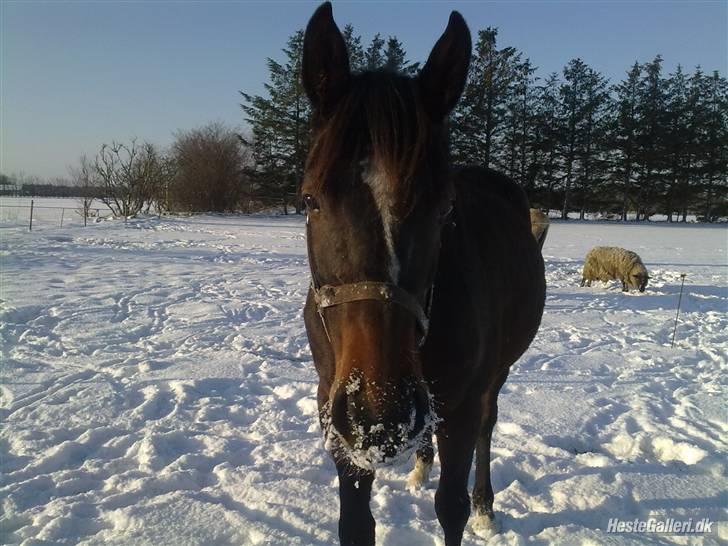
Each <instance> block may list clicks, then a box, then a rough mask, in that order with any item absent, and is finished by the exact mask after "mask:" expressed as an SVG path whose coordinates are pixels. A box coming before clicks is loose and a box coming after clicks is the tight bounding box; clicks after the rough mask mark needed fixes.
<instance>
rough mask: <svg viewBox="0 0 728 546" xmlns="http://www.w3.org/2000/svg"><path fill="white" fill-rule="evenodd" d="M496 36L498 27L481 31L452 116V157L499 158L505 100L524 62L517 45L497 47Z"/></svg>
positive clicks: (487, 160) (465, 160)
mask: <svg viewBox="0 0 728 546" xmlns="http://www.w3.org/2000/svg"><path fill="white" fill-rule="evenodd" d="M497 36H498V30H497V29H495V28H490V27H488V28H486V29H485V30H481V31H479V32H478V41H477V43H476V44H475V49H474V54H473V57H472V59H471V62H470V70H469V73H468V81H467V83H466V85H465V91H464V92H463V96H462V97H461V98H460V102H459V103H458V106H457V107H456V109H455V112H454V113H453V116H452V128H451V143H452V146H451V147H452V153H453V156H454V157H455V159H456V160H458V161H460V162H463V163H477V164H480V165H483V166H485V167H490V166H493V164H494V162H495V160H496V157H495V153H494V150H495V149H496V146H495V145H494V144H495V142H496V140H497V139H498V137H499V136H500V134H501V133H502V132H503V130H504V123H503V120H504V117H505V112H506V101H507V98H508V94H509V92H510V90H511V85H512V83H513V81H514V80H515V79H516V77H517V72H518V66H519V65H520V62H521V54H520V53H519V52H518V51H517V50H516V49H515V48H512V47H506V48H503V49H497V47H496V38H497ZM500 159H502V158H500Z"/></svg>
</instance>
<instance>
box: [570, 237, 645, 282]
mask: <svg viewBox="0 0 728 546" xmlns="http://www.w3.org/2000/svg"><path fill="white" fill-rule="evenodd" d="M647 279H649V275H648V274H647V269H646V268H645V266H644V264H643V263H642V260H641V259H640V257H639V256H638V255H637V254H635V253H634V252H632V251H631V250H625V249H624V248H619V247H615V246H597V247H594V248H592V249H591V250H590V251H589V253H588V254H587V255H586V258H585V260H584V270H583V272H582V278H581V286H584V285H585V284H586V285H587V286H591V283H592V281H602V282H608V281H613V280H618V281H621V282H622V291H623V292H628V291H629V289H630V288H636V289H638V290H639V291H640V292H644V291H645V287H646V286H647Z"/></svg>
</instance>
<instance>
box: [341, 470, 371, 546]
mask: <svg viewBox="0 0 728 546" xmlns="http://www.w3.org/2000/svg"><path fill="white" fill-rule="evenodd" d="M334 462H335V463H336V471H337V472H338V474H339V541H340V542H341V545H342V546H373V544H374V517H372V512H371V510H370V508H369V497H370V496H371V494H372V482H373V481H374V473H373V472H370V471H368V470H364V469H362V468H359V467H357V466H354V465H353V464H351V463H350V462H348V461H345V460H336V459H335V460H334Z"/></svg>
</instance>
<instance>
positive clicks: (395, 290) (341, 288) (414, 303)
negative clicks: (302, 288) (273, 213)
mask: <svg viewBox="0 0 728 546" xmlns="http://www.w3.org/2000/svg"><path fill="white" fill-rule="evenodd" d="M306 224H307V225H306V239H307V240H306V249H307V251H308V263H309V266H310V267H311V290H312V291H313V298H314V302H315V303H316V310H317V312H318V315H319V318H320V319H321V324H322V325H323V327H324V332H325V333H326V338H327V339H328V340H329V342H331V335H330V334H329V329H328V327H327V326H326V318H325V317H324V309H328V308H330V307H336V306H338V305H344V304H347V303H354V302H357V301H379V302H382V303H393V304H395V305H399V306H400V307H402V308H403V309H405V310H407V311H408V312H409V313H410V314H411V315H413V316H414V317H415V320H416V321H417V327H418V330H419V334H420V338H419V346H420V347H421V346H422V344H423V343H424V342H425V339H426V338H427V333H428V331H429V327H430V310H431V308H432V293H433V290H434V287H435V285H434V283H433V284H432V285H431V286H430V289H429V290H428V291H427V296H426V302H425V306H422V305H421V304H420V302H419V301H418V300H417V298H416V297H415V296H413V295H412V294H411V293H410V292H408V291H407V290H405V289H404V288H402V287H400V286H397V285H396V284H393V283H389V282H379V281H361V282H355V283H347V284H338V285H331V284H325V285H323V286H322V285H321V284H320V283H319V282H318V279H317V278H316V273H315V272H314V270H313V262H312V261H311V248H310V246H309V245H308V239H309V236H310V230H309V227H308V222H306Z"/></svg>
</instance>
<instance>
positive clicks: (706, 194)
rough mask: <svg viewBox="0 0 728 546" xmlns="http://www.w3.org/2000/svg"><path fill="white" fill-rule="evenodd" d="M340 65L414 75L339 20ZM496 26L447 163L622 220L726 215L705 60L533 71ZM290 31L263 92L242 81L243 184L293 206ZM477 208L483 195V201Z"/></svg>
mask: <svg viewBox="0 0 728 546" xmlns="http://www.w3.org/2000/svg"><path fill="white" fill-rule="evenodd" d="M343 35H344V39H345V41H346V44H347V47H348V49H349V57H350V63H351V68H352V70H353V71H361V70H372V69H387V70H392V71H397V72H402V73H405V74H410V75H414V74H416V73H417V71H418V70H419V64H418V63H413V62H410V61H409V60H408V59H407V54H406V51H405V49H404V48H403V46H402V43H401V42H400V41H399V40H398V39H397V38H396V37H395V36H390V37H386V38H385V37H383V36H381V35H379V34H377V35H375V36H374V37H373V38H372V40H371V41H370V42H369V43H368V44H364V43H363V42H362V38H361V36H360V35H358V34H356V33H355V31H354V28H353V27H352V26H351V25H347V26H346V27H344V30H343ZM497 38H498V30H497V29H496V28H486V29H483V30H480V31H478V33H477V36H476V40H475V43H474V47H473V56H472V60H471V65H470V73H469V75H468V81H467V84H466V88H465V91H464V93H463V96H462V98H461V100H460V102H459V103H458V106H457V107H456V109H455V111H454V112H453V113H452V114H451V117H450V132H451V153H452V156H453V161H454V162H455V163H474V164H480V165H484V166H487V167H490V168H493V169H496V170H498V171H501V172H504V173H506V174H508V175H509V176H511V177H512V178H513V179H514V180H515V181H516V182H518V183H519V184H520V185H521V186H522V187H523V188H524V189H525V191H526V192H527V194H528V197H529V199H530V201H531V204H532V206H534V207H540V208H543V209H548V210H552V211H554V210H555V211H559V214H560V215H561V217H562V218H566V217H567V214H568V213H572V215H573V213H578V216H579V218H581V219H584V218H585V217H586V215H587V214H588V213H591V212H598V213H607V214H608V216H609V217H610V218H618V219H621V220H627V219H636V220H646V219H648V218H649V217H650V216H651V215H653V214H663V215H665V216H666V217H667V219H668V221H671V222H672V221H685V220H686V218H687V217H688V215H692V214H694V215H696V216H697V217H698V218H699V219H703V220H705V221H714V220H715V219H717V218H720V217H725V216H728V82H727V81H726V78H725V77H724V76H721V75H720V74H719V73H718V72H717V71H713V72H710V73H706V72H704V71H703V70H702V69H701V68H700V67H699V66H698V67H696V68H695V69H694V70H693V71H692V73H688V72H686V71H685V70H684V68H683V67H681V66H678V67H677V68H676V70H675V71H674V72H672V73H666V71H665V70H663V59H662V57H661V56H660V55H657V56H656V57H655V58H654V59H652V60H651V61H647V62H644V63H640V62H635V63H634V64H633V65H632V66H631V67H629V69H628V70H627V71H626V72H625V76H624V78H623V79H622V80H621V81H619V82H616V83H612V82H610V81H609V80H608V79H607V78H606V77H605V76H604V75H602V74H600V73H599V72H598V71H597V70H595V69H593V68H592V67H590V66H589V65H588V64H586V63H585V62H584V61H583V60H582V59H579V58H576V59H572V60H570V61H569V62H568V63H566V65H565V66H564V68H563V70H562V71H561V72H560V73H557V72H554V73H551V74H548V75H547V76H545V77H540V76H538V75H537V74H536V72H537V67H536V66H534V65H533V63H532V62H531V60H530V59H529V58H528V57H526V55H525V54H524V53H523V52H521V51H519V50H518V49H516V48H514V47H500V45H499V44H498V43H497ZM302 49H303V31H302V30H299V31H297V32H296V33H294V34H293V35H292V36H291V37H290V38H289V39H288V42H287V44H286V47H285V48H284V49H283V56H282V58H281V60H280V61H279V60H275V59H273V58H268V60H267V63H268V71H269V81H268V82H267V83H266V84H265V96H261V95H252V94H249V93H246V92H244V91H241V96H242V99H243V103H242V104H241V107H242V109H243V113H244V118H245V120H246V121H247V123H248V125H249V127H250V136H249V138H247V139H246V143H247V144H248V146H249V147H250V151H251V153H252V158H253V162H252V163H253V164H252V166H251V167H249V169H248V173H247V174H248V180H249V184H250V185H251V191H253V192H254V193H256V194H257V195H259V196H261V197H266V198H268V199H279V200H280V202H282V203H283V204H284V207H286V212H287V205H288V204H290V205H292V206H293V207H295V209H296V211H297V212H300V204H299V202H300V201H299V199H298V193H299V189H300V184H301V181H302V177H303V170H304V165H305V159H306V155H307V151H308V138H309V120H310V115H311V110H310V105H309V104H308V99H307V98H306V96H305V93H304V90H303V87H302V85H301V81H300V72H301V58H302ZM484 206H486V207H487V204H485V203H484Z"/></svg>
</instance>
